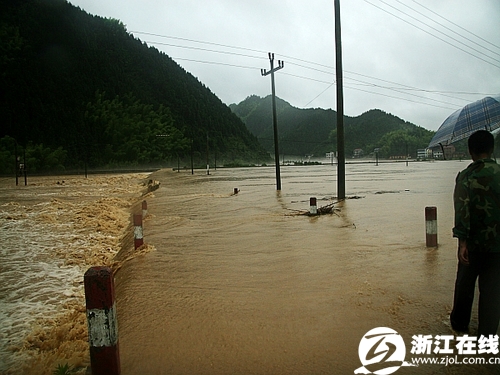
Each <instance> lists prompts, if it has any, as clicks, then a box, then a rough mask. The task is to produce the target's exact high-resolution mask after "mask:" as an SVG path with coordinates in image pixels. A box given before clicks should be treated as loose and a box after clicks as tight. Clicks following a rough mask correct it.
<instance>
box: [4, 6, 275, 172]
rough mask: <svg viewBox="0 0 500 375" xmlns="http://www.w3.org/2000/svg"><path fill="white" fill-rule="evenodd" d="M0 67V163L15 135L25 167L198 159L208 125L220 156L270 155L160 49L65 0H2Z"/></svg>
mask: <svg viewBox="0 0 500 375" xmlns="http://www.w3.org/2000/svg"><path fill="white" fill-rule="evenodd" d="M117 4H118V3H117ZM0 67H1V68H0V69H1V70H0V85H1V87H2V89H1V92H2V93H1V97H2V99H1V101H0V111H1V113H2V124H3V125H2V127H1V129H0V165H1V166H2V168H1V170H0V173H6V172H10V170H11V169H12V168H13V167H11V166H12V165H13V164H14V163H13V162H12V160H13V155H12V154H13V148H14V146H13V145H14V143H15V142H14V139H15V140H16V141H17V143H18V145H19V149H25V150H26V153H27V154H28V156H27V157H28V168H31V170H32V171H33V170H43V169H64V168H75V167H81V166H82V165H83V164H85V163H86V164H88V165H90V166H91V167H102V166H120V165H140V164H152V163H163V162H165V160H170V159H176V158H177V155H179V156H180V157H184V158H185V159H186V160H188V159H189V156H190V154H191V150H193V152H194V156H195V159H196V162H199V163H201V164H203V163H204V161H205V160H206V159H205V158H206V147H207V146H206V145H207V133H208V139H209V147H210V150H211V155H212V159H213V157H214V156H213V155H214V154H215V153H217V160H218V162H219V163H221V162H224V161H226V162H228V163H229V162H238V161H241V162H243V161H250V160H254V161H257V160H266V159H268V158H269V155H268V154H267V153H266V152H265V150H264V149H263V148H262V147H261V146H260V144H259V142H258V141H257V139H256V137H255V136H253V135H252V134H251V133H250V132H249V131H248V130H247V129H246V127H245V125H244V124H243V122H242V121H241V120H240V119H239V118H238V117H237V116H235V115H234V114H233V113H232V112H231V110H230V109H229V108H228V107H227V106H226V105H225V104H223V103H222V101H221V100H220V99H219V98H217V97H216V96H215V95H214V94H213V93H212V92H211V91H210V90H209V89H208V88H207V87H206V86H204V85H203V84H202V83H201V82H199V81H198V80H197V79H196V78H195V77H194V76H193V75H191V74H190V73H189V72H186V71H185V70H184V69H182V68H181V67H180V66H179V65H178V64H177V63H176V62H175V61H173V60H172V59H171V58H170V57H169V56H167V55H166V54H164V53H162V52H160V51H158V50H157V49H156V48H154V47H150V46H148V45H146V43H143V42H142V41H141V40H139V39H137V38H135V37H134V36H133V35H131V34H130V33H129V32H127V30H126V28H125V26H124V25H123V23H121V22H120V21H119V20H116V19H105V18H101V17H97V16H92V15H89V14H87V13H86V12H85V11H83V10H81V9H80V8H77V7H74V6H73V5H71V4H70V3H68V2H67V1H65V0H16V1H2V2H1V5H0ZM159 134H163V135H168V137H157V135H159ZM11 159H12V160H11Z"/></svg>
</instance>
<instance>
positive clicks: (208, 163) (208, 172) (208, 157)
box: [207, 132, 210, 176]
mask: <svg viewBox="0 0 500 375" xmlns="http://www.w3.org/2000/svg"><path fill="white" fill-rule="evenodd" d="M208 175H210V152H209V149H208V132H207V176H208Z"/></svg>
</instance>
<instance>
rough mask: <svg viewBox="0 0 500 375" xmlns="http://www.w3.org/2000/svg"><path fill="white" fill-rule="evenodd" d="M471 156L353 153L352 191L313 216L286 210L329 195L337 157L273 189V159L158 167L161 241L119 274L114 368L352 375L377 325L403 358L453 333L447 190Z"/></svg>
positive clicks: (153, 227) (437, 368)
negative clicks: (366, 160)
mask: <svg viewBox="0 0 500 375" xmlns="http://www.w3.org/2000/svg"><path fill="white" fill-rule="evenodd" d="M467 164H468V162H466V161H464V162H458V161H456V162H455V161H450V162H420V163H410V165H409V166H406V165H405V163H389V164H380V165H378V166H375V165H374V164H349V165H347V166H346V180H347V182H346V192H347V195H348V196H349V197H350V198H353V199H348V200H346V201H345V202H343V203H340V204H338V205H337V207H338V208H340V211H338V212H337V213H336V214H332V215H324V216H320V217H307V216H300V215H296V214H295V213H296V211H294V210H308V208H309V198H310V197H317V199H318V206H323V205H327V204H329V203H331V202H332V196H333V195H335V191H336V168H335V166H329V165H322V166H309V167H283V168H282V171H281V172H282V191H281V192H277V191H276V189H275V179H274V168H252V169H244V168H242V169H218V170H217V171H212V174H211V175H210V176H207V175H205V174H203V173H202V172H197V173H196V174H195V175H194V176H192V175H191V173H190V172H186V171H182V172H181V173H176V172H173V171H159V172H157V173H155V174H154V175H153V178H154V179H156V180H159V181H160V182H161V188H160V189H159V190H158V191H156V192H155V198H154V199H151V200H149V202H148V212H149V215H150V217H149V218H148V220H147V221H146V222H145V227H144V231H145V240H146V242H148V243H152V244H154V246H155V247H156V250H157V251H155V252H151V253H148V254H147V255H144V256H141V257H137V258H135V259H133V260H131V261H130V262H127V263H126V264H125V265H124V266H123V267H122V269H121V270H120V271H119V272H118V273H117V278H116V288H117V296H118V297H117V311H118V320H119V337H120V339H119V340H120V351H121V359H122V373H123V375H135V374H353V373H354V371H355V370H356V369H358V368H359V367H361V363H360V358H359V356H358V346H359V343H360V340H361V339H362V338H363V336H364V335H365V333H367V332H368V331H369V330H371V329H373V328H376V327H389V328H392V329H394V330H396V331H397V332H398V333H399V334H400V335H401V336H402V338H403V340H404V342H405V344H406V361H410V359H411V358H412V357H413V358H417V357H425V356H423V355H420V356H419V355H417V354H412V353H411V352H410V351H411V348H412V344H411V342H412V336H413V335H432V336H433V337H434V336H436V335H454V333H453V332H452V331H451V329H450V327H449V324H448V323H447V321H448V314H449V312H450V309H451V302H452V294H453V284H454V278H455V272H456V263H457V261H456V241H455V240H454V239H453V238H452V236H451V228H452V214H453V206H452V192H453V186H454V179H455V176H456V174H457V172H458V171H459V170H461V169H463V168H465V167H466V166H467ZM234 188H238V189H240V192H239V193H238V194H236V195H232V193H233V189H234ZM354 198H357V199H354ZM333 201H334V199H333ZM426 206H436V207H437V214H438V241H439V247H438V248H437V249H435V248H426V246H425V216H424V211H425V207H426ZM475 327H477V313H476V312H474V316H473V322H472V330H474V328H475ZM455 354H456V351H455ZM427 357H429V358H439V359H440V358H442V357H444V356H443V355H441V356H440V355H430V356H427ZM499 368H500V366H498V365H496V366H495V365H483V366H479V365H451V366H445V365H444V364H443V365H437V364H435V365H431V364H425V365H424V364H422V365H420V366H419V367H402V368H400V369H399V370H398V372H397V373H398V374H443V373H445V374H476V373H477V374H494V373H499V371H498V370H499Z"/></svg>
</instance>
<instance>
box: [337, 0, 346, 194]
mask: <svg viewBox="0 0 500 375" xmlns="http://www.w3.org/2000/svg"><path fill="white" fill-rule="evenodd" d="M334 6H335V68H336V75H337V198H338V199H339V200H341V199H345V152H344V148H345V146H344V91H343V86H344V82H343V78H342V39H341V33H340V2H339V0H334Z"/></svg>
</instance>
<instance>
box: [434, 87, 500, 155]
mask: <svg viewBox="0 0 500 375" xmlns="http://www.w3.org/2000/svg"><path fill="white" fill-rule="evenodd" d="M498 128H500V95H498V96H496V97H493V98H492V97H489V96H487V97H485V98H483V99H481V100H478V101H476V102H474V103H470V104H467V105H466V106H465V107H463V108H462V109H459V110H458V111H455V112H453V113H452V114H451V115H450V116H449V117H448V118H447V119H446V120H445V121H444V122H443V123H442V124H441V126H440V127H439V129H438V130H437V132H436V134H435V135H434V137H433V138H432V140H431V142H430V143H429V146H428V147H429V148H433V147H440V146H447V145H450V144H452V143H454V142H458V141H460V140H461V139H464V138H468V137H469V135H471V134H472V133H474V132H475V131H477V130H481V129H484V130H489V131H490V132H492V131H494V130H495V129H498Z"/></svg>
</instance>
